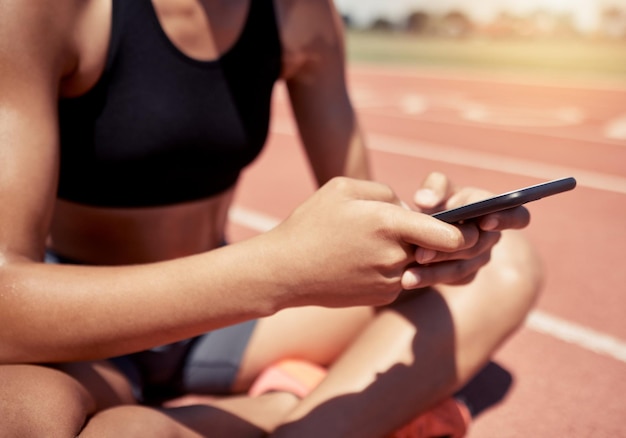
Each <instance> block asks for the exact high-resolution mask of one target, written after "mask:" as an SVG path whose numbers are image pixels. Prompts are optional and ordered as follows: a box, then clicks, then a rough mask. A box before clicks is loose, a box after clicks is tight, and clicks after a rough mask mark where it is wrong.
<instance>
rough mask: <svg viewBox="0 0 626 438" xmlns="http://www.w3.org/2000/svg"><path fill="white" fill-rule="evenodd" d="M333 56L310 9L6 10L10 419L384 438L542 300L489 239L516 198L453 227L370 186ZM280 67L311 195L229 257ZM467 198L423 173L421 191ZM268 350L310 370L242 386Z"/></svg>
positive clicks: (3, 92)
mask: <svg viewBox="0 0 626 438" xmlns="http://www.w3.org/2000/svg"><path fill="white" fill-rule="evenodd" d="M343 62H344V61H343V48H342V42H341V31H340V20H339V17H338V16H337V14H336V12H335V11H334V10H333V7H332V4H331V2H330V1H329V0H328V1H308V0H275V1H271V0H229V1H209V0H152V1H151V0H136V1H132V2H130V1H125V0H87V1H85V0H82V1H78V0H55V1H54V2H52V1H51V0H36V1H31V2H23V1H21V0H5V1H4V2H3V3H2V6H0V71H1V76H0V77H1V80H0V114H1V115H2V116H1V117H0V139H2V142H1V146H0V147H1V149H0V151H1V152H0V155H1V156H2V160H0V166H2V167H1V169H0V202H1V203H2V205H3V208H2V211H1V212H0V248H1V251H2V252H1V253H0V260H1V264H0V319H1V320H2V321H3V323H2V330H1V332H0V345H2V347H1V349H0V361H2V363H5V364H7V365H4V366H2V367H0V380H1V382H0V388H2V389H1V390H0V391H3V393H2V397H0V400H2V402H0V416H2V418H3V419H5V421H4V425H3V427H4V428H5V431H4V432H6V434H8V435H11V434H13V435H19V436H42V435H45V436H68V435H72V436H75V435H77V434H81V435H82V436H90V435H92V436H108V435H113V434H114V433H115V434H116V436H120V435H121V436H133V435H134V434H137V435H139V434H140V435H141V436H146V435H161V436H197V435H198V434H199V435H208V434H211V435H213V436H248V435H250V436H256V435H263V434H272V435H273V436H298V437H303V436H342V437H345V436H359V437H367V436H372V437H380V436H386V435H389V434H391V433H393V432H394V431H396V430H398V429H399V428H402V427H403V426H404V425H406V424H407V423H411V421H412V420H413V419H415V418H416V417H419V414H420V413H421V412H424V411H426V410H428V409H429V408H430V407H432V406H433V405H434V404H436V403H437V402H439V401H440V400H443V399H445V398H447V397H449V396H450V395H451V394H452V393H453V392H454V391H455V390H456V389H457V388H459V387H460V386H461V385H462V384H463V383H465V382H466V381H467V380H468V379H469V378H471V376H472V375H473V374H474V373H475V372H476V371H477V370H478V369H479V368H480V367H481V366H483V365H484V364H485V363H486V361H488V359H489V356H490V355H491V354H492V352H493V351H494V349H495V348H496V347H497V346H498V345H499V344H500V343H501V342H502V341H503V340H504V339H505V338H506V337H507V336H508V335H510V333H511V332H512V331H513V330H514V329H515V328H516V327H517V326H518V325H519V324H520V323H521V321H523V318H524V316H525V315H526V313H527V312H528V309H529V308H530V306H531V305H532V303H533V301H534V299H535V296H536V294H537V290H538V283H539V279H540V273H539V268H538V266H537V261H536V257H535V256H534V254H533V252H532V249H531V248H530V247H529V246H528V244H527V243H526V242H525V241H524V240H523V239H522V238H521V237H520V236H519V235H518V234H517V233H516V232H513V231H506V232H501V231H502V230H506V229H513V228H523V227H525V226H526V225H527V224H528V221H529V217H528V212H527V211H526V210H525V209H523V208H518V209H515V210H511V211H509V212H505V213H499V214H494V215H491V216H489V217H486V218H484V219H482V220H481V221H480V222H479V224H464V225H458V226H452V225H448V224H444V223H442V222H440V221H437V220H435V219H433V218H431V217H429V216H428V215H426V214H421V213H418V212H412V211H409V210H407V209H405V208H403V206H402V205H401V202H400V201H399V200H398V199H397V198H396V196H395V195H394V194H393V192H392V191H391V189H389V188H388V187H386V186H383V185H380V184H377V183H374V182H368V181H364V180H365V179H367V178H368V177H369V171H368V167H367V160H366V155H365V150H364V146H363V141H362V138H361V136H360V134H359V129H358V126H357V122H356V118H355V115H354V112H353V109H352V107H351V105H350V102H349V99H348V96H347V93H346V86H345V82H344V63H343ZM278 79H281V80H284V81H285V82H286V84H287V87H288V90H289V95H290V99H291V103H292V106H293V109H294V114H295V117H296V120H297V122H298V127H299V130H300V134H301V138H302V141H303V144H304V145H305V148H306V151H307V154H308V157H309V159H310V162H311V166H312V169H313V171H314V173H315V176H316V178H317V181H318V182H319V184H320V186H321V188H320V190H318V191H317V192H316V193H315V194H314V195H313V196H312V197H311V198H310V199H309V200H307V201H306V202H305V203H303V204H302V205H301V206H300V207H299V208H298V209H296V211H294V212H293V214H292V215H291V216H290V217H289V218H288V219H287V220H286V221H285V222H284V223H282V224H281V225H280V226H278V227H276V228H275V229H274V230H272V231H270V232H268V233H265V234H263V235H261V236H258V237H255V238H253V239H250V240H248V241H246V242H242V243H237V244H233V245H228V246H224V245H223V239H224V225H225V222H226V213H227V210H228V208H229V205H230V202H231V200H232V196H233V191H234V187H235V184H236V181H237V178H238V175H239V172H240V170H241V169H242V168H243V167H244V166H245V165H246V164H248V163H249V162H250V161H252V160H253V159H254V157H255V156H256V155H257V154H258V152H259V150H260V149H261V147H262V145H263V143H264V141H265V137H266V133H267V123H268V118H269V102H270V94H271V89H272V86H273V84H274V82H275V81H276V80H278ZM336 177H342V178H336ZM345 177H348V178H345ZM484 196H486V192H483V191H480V190H475V189H469V188H468V189H462V190H456V189H454V188H453V187H452V185H451V183H450V182H449V181H448V180H447V178H446V177H444V176H442V175H439V174H433V175H431V176H430V177H428V178H427V179H426V180H425V183H424V186H423V188H422V190H420V191H418V195H417V196H416V202H417V205H418V208H419V209H421V210H422V211H424V212H430V211H434V210H437V209H441V208H444V207H450V206H453V205H461V204H464V203H467V202H470V201H472V200H476V199H479V198H481V197H484ZM498 241H499V243H498V244H497V246H496V242H498ZM44 259H46V260H47V261H48V263H44ZM403 290H406V291H408V290H416V291H415V292H412V293H411V292H405V293H401V292H402V291H403ZM312 306H314V307H312ZM222 329H223V330H222ZM207 332H208V334H205V333H207ZM284 333H289V334H290V336H289V337H287V339H284V338H285V336H284V335H283V334H284ZM111 357H114V359H111V360H109V359H106V358H111ZM286 358H298V359H300V360H301V361H302V363H303V364H307V363H308V364H317V365H323V366H328V367H330V369H329V372H328V374H327V375H326V376H325V377H324V378H323V380H322V381H321V383H320V384H319V386H318V385H311V387H310V388H309V389H308V390H307V391H306V392H305V393H304V394H301V397H302V398H299V397H295V396H294V395H293V394H291V393H290V392H289V391H281V388H280V387H276V388H272V387H271V385H270V387H268V388H267V390H266V391H263V394H262V395H258V396H255V397H252V396H248V395H247V394H246V392H247V391H248V389H249V388H250V386H251V385H252V383H253V382H255V381H257V382H258V381H259V375H263V374H262V372H263V370H267V369H272V368H271V366H272V364H275V363H277V362H280V361H281V360H282V359H286ZM20 363H23V364H24V363H28V364H37V363H49V364H50V363H54V364H56V365H53V366H47V367H46V366H40V365H9V364H20ZM223 393H228V394H232V395H231V396H228V397H219V398H218V397H212V396H214V395H215V394H223ZM164 398H165V399H168V400H166V401H163V399H164ZM149 405H152V406H149ZM370 413H372V414H370ZM373 413H375V415H373ZM7 419H8V420H7ZM405 430H406V429H405Z"/></svg>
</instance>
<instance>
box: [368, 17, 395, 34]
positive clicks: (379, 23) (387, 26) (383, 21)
mask: <svg viewBox="0 0 626 438" xmlns="http://www.w3.org/2000/svg"><path fill="white" fill-rule="evenodd" d="M394 27H395V26H394V25H393V23H392V22H391V21H390V20H388V19H387V18H383V17H378V18H377V19H375V20H374V21H373V22H372V24H371V25H370V29H371V30H376V31H382V32H389V31H392V30H394Z"/></svg>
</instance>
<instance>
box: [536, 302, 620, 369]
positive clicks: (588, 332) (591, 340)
mask: <svg viewBox="0 0 626 438" xmlns="http://www.w3.org/2000/svg"><path fill="white" fill-rule="evenodd" d="M526 326H527V327H528V328H531V329H533V330H534V331H536V332H539V333H543V334H546V335H549V336H552V337H554V338H557V339H560V340H562V341H565V342H568V343H570V344H574V345H577V346H579V347H581V348H584V349H586V350H590V351H593V352H595V353H598V354H601V355H604V356H609V357H612V358H614V359H617V360H619V361H621V362H626V343H625V342H623V341H621V340H620V339H617V338H615V337H613V336H609V335H607V334H604V333H601V332H598V331H596V330H593V329H590V328H587V327H585V326H582V325H580V324H576V323H573V322H570V321H567V320H565V319H562V318H558V317H556V316H552V315H549V314H547V313H545V312H541V311H538V310H535V311H533V312H532V313H531V314H530V315H528V318H527V319H526Z"/></svg>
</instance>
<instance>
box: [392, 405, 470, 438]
mask: <svg viewBox="0 0 626 438" xmlns="http://www.w3.org/2000/svg"><path fill="white" fill-rule="evenodd" d="M471 420H472V415H471V414H470V411H469V409H468V408H467V406H465V404H463V403H462V402H460V401H458V400H456V399H454V398H449V399H447V400H444V401H443V402H441V403H440V404H438V405H437V406H435V407H434V408H432V409H431V410H429V411H426V412H424V413H422V414H421V415H420V416H419V417H417V418H415V419H414V420H413V421H411V422H410V423H409V424H407V425H406V426H404V427H402V428H401V429H399V430H397V431H396V432H395V433H393V434H391V435H390V436H389V438H435V437H449V438H462V437H464V436H465V434H466V433H467V430H468V428H469V425H470V422H471Z"/></svg>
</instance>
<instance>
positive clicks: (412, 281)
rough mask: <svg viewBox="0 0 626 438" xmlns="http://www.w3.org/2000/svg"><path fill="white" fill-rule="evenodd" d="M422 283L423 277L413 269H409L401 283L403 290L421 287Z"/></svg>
mask: <svg viewBox="0 0 626 438" xmlns="http://www.w3.org/2000/svg"><path fill="white" fill-rule="evenodd" d="M420 281H422V279H421V277H420V276H419V274H418V273H417V272H415V271H414V270H412V269H408V270H406V271H404V273H403V274H402V280H401V282H402V288H403V289H415V288H416V287H418V286H419V284H420Z"/></svg>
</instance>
